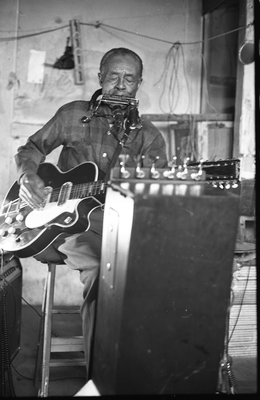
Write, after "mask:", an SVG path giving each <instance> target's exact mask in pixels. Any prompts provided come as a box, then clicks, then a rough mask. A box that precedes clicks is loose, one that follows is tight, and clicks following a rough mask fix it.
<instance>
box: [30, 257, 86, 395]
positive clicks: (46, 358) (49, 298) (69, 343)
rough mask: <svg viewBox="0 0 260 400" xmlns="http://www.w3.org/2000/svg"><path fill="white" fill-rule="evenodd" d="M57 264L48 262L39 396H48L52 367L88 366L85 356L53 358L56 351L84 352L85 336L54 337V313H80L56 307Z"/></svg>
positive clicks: (38, 369) (37, 368)
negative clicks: (52, 355)
mask: <svg viewBox="0 0 260 400" xmlns="http://www.w3.org/2000/svg"><path fill="white" fill-rule="evenodd" d="M55 273H56V264H53V263H49V264H48V272H47V277H46V281H45V287H44V293H43V302H42V314H41V322H40V329H39V338H38V348H37V357H36V366H35V375H34V385H35V386H39V379H40V374H41V389H40V390H39V393H38V395H39V397H48V390H49V374H50V367H65V366H68V367H70V366H86V362H85V358H84V357H80V358H75V357H74V358H67V359H66V358H64V359H53V358H52V357H51V354H52V353H54V352H60V353H65V352H66V353H68V352H74V353H75V352H83V353H84V346H83V336H73V337H52V316H53V314H79V309H78V310H62V309H54V287H55Z"/></svg>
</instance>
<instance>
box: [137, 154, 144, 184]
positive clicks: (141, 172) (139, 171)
mask: <svg viewBox="0 0 260 400" xmlns="http://www.w3.org/2000/svg"><path fill="white" fill-rule="evenodd" d="M144 158H145V156H141V155H139V156H138V157H137V165H136V169H135V176H136V178H138V179H142V178H144V177H145V172H144V170H142V169H141V166H142V160H143V159H144Z"/></svg>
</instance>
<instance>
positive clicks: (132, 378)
mask: <svg viewBox="0 0 260 400" xmlns="http://www.w3.org/2000/svg"><path fill="white" fill-rule="evenodd" d="M112 186H113V187H109V188H108V190H107V198H106V205H105V215H104V230H103V243H102V259H101V272H100V280H99V294H98V302H97V315H96V327H95V339H94V350H93V357H92V375H91V379H92V380H93V382H94V384H95V385H96V387H97V389H98V391H99V392H100V394H101V395H107V394H184V393H185V394H195V393H196V394H204V393H213V394H214V393H216V392H217V387H218V376H219V364H220V360H221V357H222V355H223V350H224V341H225V332H226V318H227V311H228V307H229V304H230V288H231V281H232V265H233V255H234V248H235V242H236V233H237V226H238V209H239V196H238V195H236V194H233V193H231V192H229V191H227V190H221V189H219V188H213V187H212V186H210V185H209V184H207V183H205V182H199V183H194V182H192V183H191V182H184V183H183V182H174V183H167V182H166V183H165V182H152V183H151V182H143V183H140V182H138V181H133V182H130V183H128V184H123V183H122V184H121V183H120V182H119V183H118V184H117V182H115V184H113V185H112Z"/></svg>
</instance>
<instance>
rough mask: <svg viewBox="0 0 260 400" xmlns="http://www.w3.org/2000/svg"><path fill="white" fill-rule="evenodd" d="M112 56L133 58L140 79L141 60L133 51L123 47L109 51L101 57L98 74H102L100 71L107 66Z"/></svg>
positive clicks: (141, 72)
mask: <svg viewBox="0 0 260 400" xmlns="http://www.w3.org/2000/svg"><path fill="white" fill-rule="evenodd" d="M114 56H131V57H133V58H134V59H135V60H136V61H137V62H138V64H139V67H140V76H141V77H142V74H143V62H142V60H141V58H140V57H139V56H138V54H136V53H135V52H134V51H132V50H129V49H126V48H124V47H118V48H115V49H111V50H109V51H108V52H107V53H106V54H104V56H103V57H102V59H101V61H100V72H101V73H102V70H103V69H104V66H105V65H106V64H107V62H108V61H109V60H110V59H111V58H113V57H114Z"/></svg>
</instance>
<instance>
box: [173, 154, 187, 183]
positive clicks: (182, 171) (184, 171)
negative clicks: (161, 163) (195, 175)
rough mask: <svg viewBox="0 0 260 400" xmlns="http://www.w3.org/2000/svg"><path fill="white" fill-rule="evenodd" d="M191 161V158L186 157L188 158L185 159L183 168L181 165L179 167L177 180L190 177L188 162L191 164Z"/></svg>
mask: <svg viewBox="0 0 260 400" xmlns="http://www.w3.org/2000/svg"><path fill="white" fill-rule="evenodd" d="M189 160H190V158H189V157H186V158H185V159H184V162H183V167H182V166H181V165H180V166H179V167H178V172H177V174H176V176H177V178H179V179H183V180H184V179H186V178H187V176H188V162H189Z"/></svg>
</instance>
